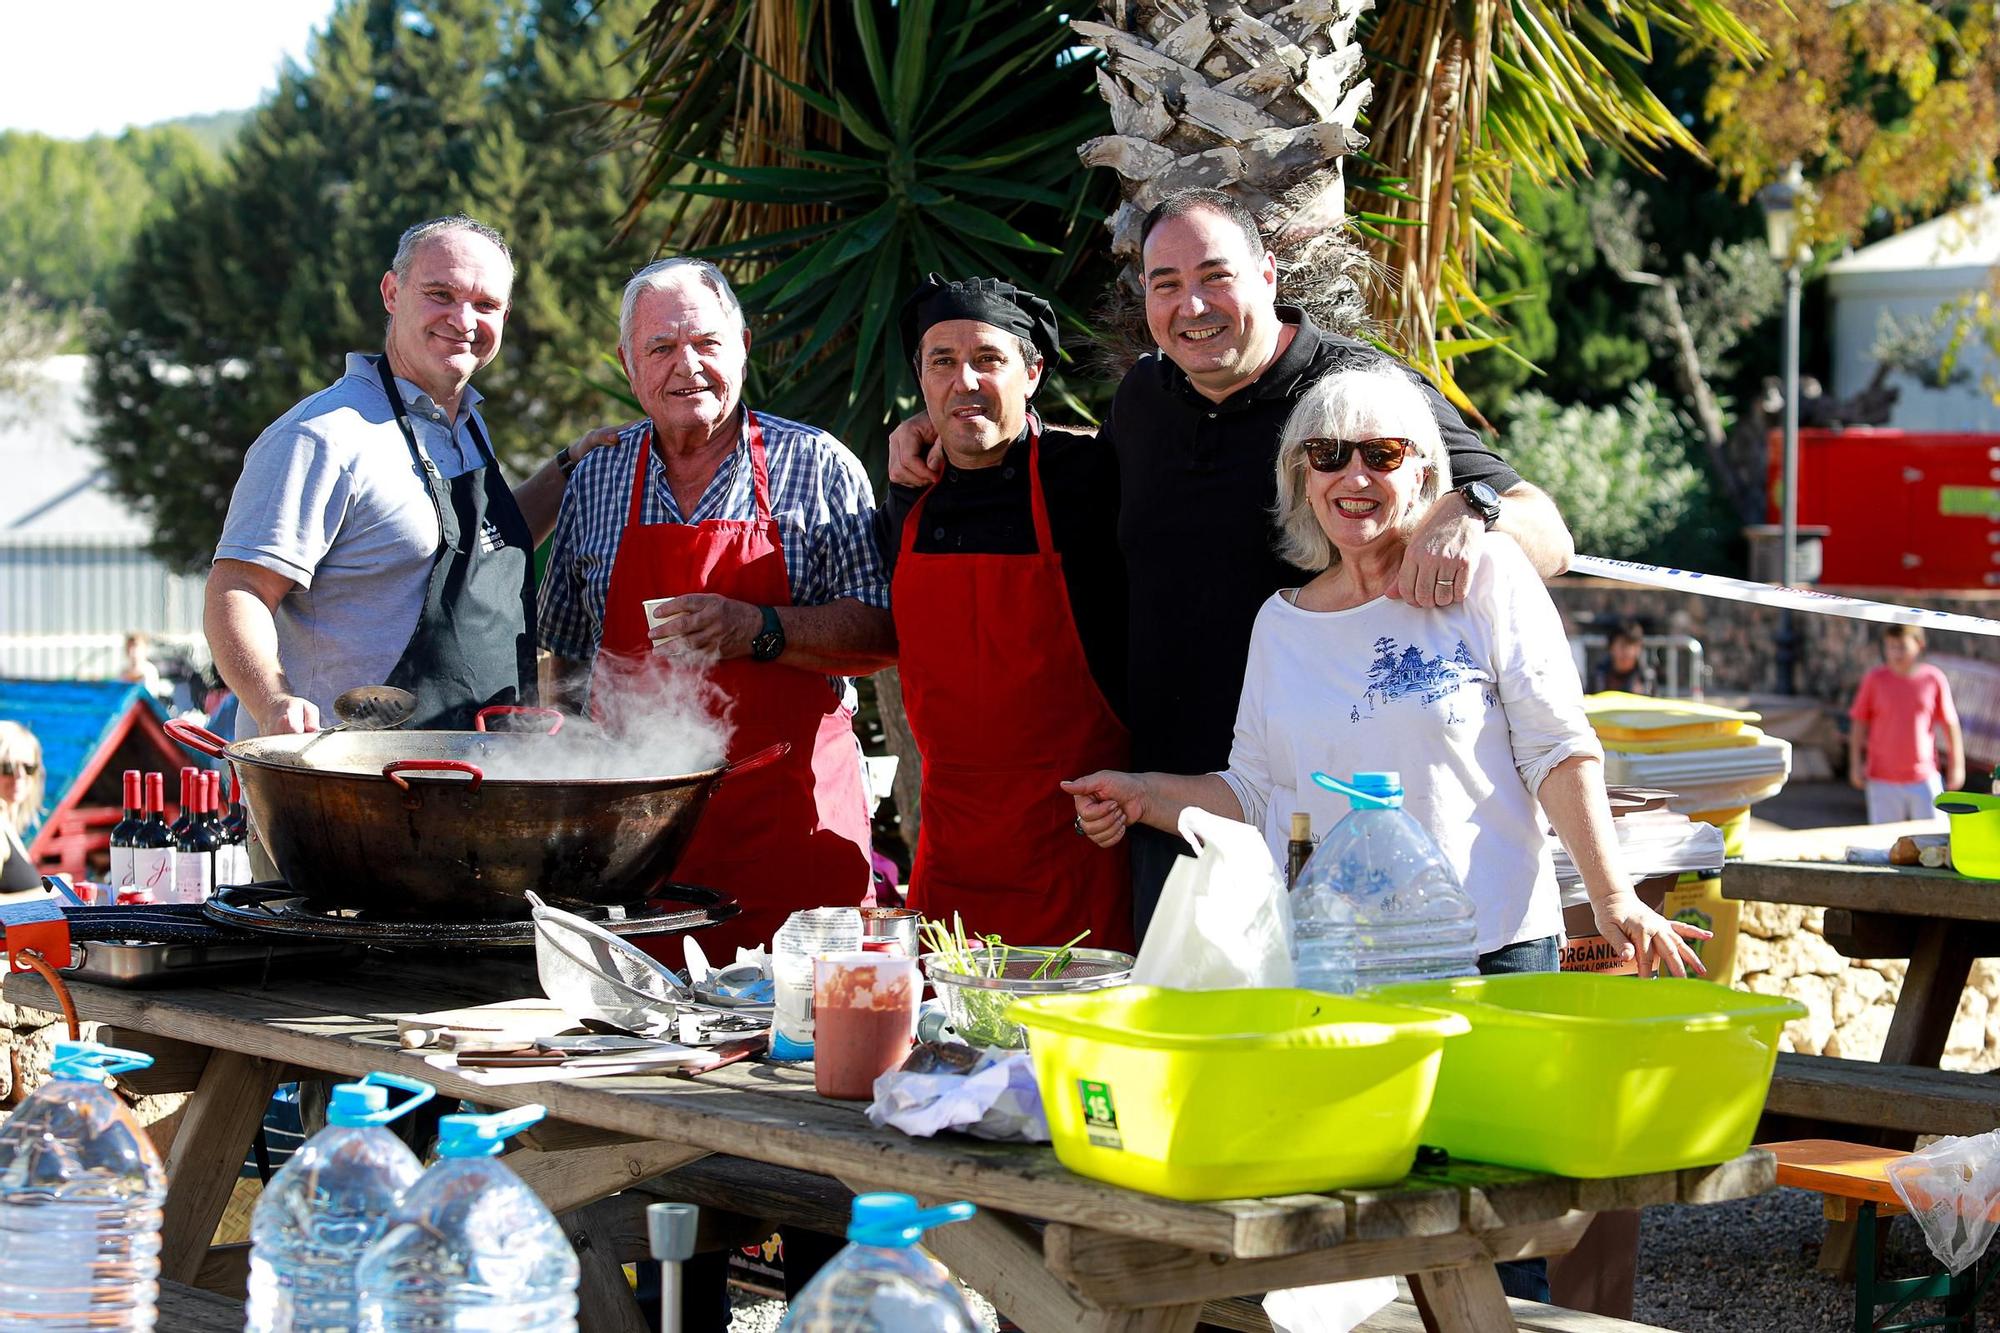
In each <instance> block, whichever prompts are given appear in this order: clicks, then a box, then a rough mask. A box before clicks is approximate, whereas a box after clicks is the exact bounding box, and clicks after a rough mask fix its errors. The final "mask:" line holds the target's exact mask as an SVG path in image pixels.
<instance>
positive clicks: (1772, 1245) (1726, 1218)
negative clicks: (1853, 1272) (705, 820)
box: [729, 1189, 2000, 1333]
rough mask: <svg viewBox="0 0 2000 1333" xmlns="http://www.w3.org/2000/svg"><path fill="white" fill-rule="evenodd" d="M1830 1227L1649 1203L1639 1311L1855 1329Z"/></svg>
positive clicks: (1916, 1265) (1901, 1261)
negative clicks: (1822, 1257) (1827, 1243)
mask: <svg viewBox="0 0 2000 1333" xmlns="http://www.w3.org/2000/svg"><path fill="white" fill-rule="evenodd" d="M1825 1227H1826V1223H1825V1221H1824V1220H1823V1219H1822V1217H1821V1215H1820V1200H1819V1196H1818V1195H1816V1194H1813V1193H1810V1192H1808V1191H1806V1190H1792V1189H1784V1190H1778V1191H1775V1192H1774V1193H1771V1194H1766V1195H1762V1196H1760V1197H1758V1198H1754V1199H1745V1200H1743V1201H1741V1202H1739V1203H1729V1204H1713V1205H1708V1206H1704V1207H1674V1208H1649V1209H1647V1210H1646V1213H1645V1216H1644V1218H1643V1219H1642V1221H1641V1223H1640V1229H1639V1281H1638V1287H1637V1291H1636V1293H1635V1296H1634V1300H1633V1306H1634V1308H1633V1318H1635V1319H1636V1320H1637V1321H1638V1322H1640V1323H1642V1324H1651V1325H1654V1326H1656V1327H1659V1328H1667V1329H1676V1330H1679V1333H1839V1331H1840V1330H1844V1329H1848V1328H1852V1327H1853V1319H1854V1314H1853V1311H1854V1288H1853V1285H1852V1284H1851V1283H1846V1282H1841V1281H1838V1280H1837V1279H1834V1278H1831V1277H1828V1276H1826V1275H1825V1274H1822V1273H1821V1272H1820V1271H1819V1270H1818V1268H1817V1267H1816V1266H1815V1265H1816V1264H1817V1262H1818V1258H1819V1242H1820V1237H1821V1235H1822V1234H1824V1231H1825ZM1886 1249H1887V1254H1886V1257H1885V1259H1884V1261H1883V1270H1884V1275H1885V1276H1888V1277H1913V1276H1917V1275H1918V1274H1920V1273H1928V1272H1933V1271H1936V1268H1937V1264H1936V1261H1935V1260H1933V1259H1932V1257H1931V1254H1930V1251H1929V1250H1928V1249H1926V1248H1925V1246H1924V1239H1923V1235H1922V1233H1920V1232H1919V1231H1918V1230H1917V1228H1916V1224H1915V1223H1913V1222H1911V1221H1910V1220H1909V1219H1908V1218H1899V1219H1897V1220H1896V1221H1895V1222H1894V1224H1893V1225H1892V1226H1891V1227H1890V1228H1889V1236H1888V1242H1887V1246H1886ZM734 1298H735V1306H734V1318H733V1320H732V1321H731V1323H730V1325H729V1333H775V1330H776V1329H777V1327H778V1325H779V1323H780V1322H781V1321H782V1320H783V1319H784V1315H785V1307H784V1303H783V1302H782V1301H773V1300H765V1299H762V1298H759V1297H754V1296H750V1295H748V1294H747V1293H744V1292H740V1291H739V1292H735V1293H734ZM973 1303H974V1305H975V1306H976V1307H977V1308H978V1309H979V1311H980V1313H981V1314H982V1316H984V1317H985V1318H986V1319H988V1320H989V1321H990V1320H991V1318H992V1310H991V1307H989V1306H987V1305H986V1303H985V1302H984V1301H981V1300H979V1299H978V1298H977V1297H975V1298H974V1302H973ZM1930 1308H1931V1310H1933V1311H1934V1310H1935V1308H1936V1307H1935V1306H1932V1307H1930ZM1980 1311H1981V1313H1982V1314H1983V1315H1984V1316H1986V1317H1987V1320H1991V1319H1993V1318H1995V1317H2000V1285H1996V1289H1995V1290H1992V1291H1989V1292H1988V1293H1987V1296H1986V1300H1985V1301H1984V1302H1983V1303H1982V1304H1981V1306H1980ZM1911 1313H1912V1314H1914V1313H1915V1312H1914V1311H1913V1312H1911ZM1982 1322H1986V1320H1982ZM987 1327H988V1328H991V1327H992V1324H991V1323H990V1322H989V1323H988V1324H987Z"/></svg>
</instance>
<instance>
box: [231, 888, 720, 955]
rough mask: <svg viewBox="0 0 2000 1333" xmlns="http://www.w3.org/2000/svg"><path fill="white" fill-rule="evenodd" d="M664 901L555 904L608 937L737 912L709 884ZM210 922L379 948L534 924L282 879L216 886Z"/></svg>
mask: <svg viewBox="0 0 2000 1333" xmlns="http://www.w3.org/2000/svg"><path fill="white" fill-rule="evenodd" d="M654 897H656V898H661V899H668V900H670V901H668V902H665V903H657V902H647V903H641V904H638V905H636V906H630V907H598V906H588V905H573V904H570V903H555V904H551V905H552V906H559V907H561V908H563V909H564V910H565V911H569V912H574V913H575V914H576V915H578V916H580V917H583V918H584V919H585V920H587V921H590V922H593V923H594V924H596V925H599V926H602V927H603V928H604V929H605V930H608V931H610V932H611V933H612V934H614V935H621V936H623V935H667V934H675V933H678V932H681V931H688V930H694V929H696V928H698V927H701V926H706V925H710V924H713V923H715V922H719V921H727V920H728V919H729V918H730V917H733V916H735V915H736V914H737V913H738V912H739V911H741V910H742V909H741V908H739V907H738V906H737V905H736V901H735V899H733V898H731V897H729V896H728V895H727V894H723V893H718V892H717V891H716V890H714V889H702V888H696V887H694V886H692V885H687V884H665V885H662V886H660V887H659V888H658V889H656V890H654ZM202 914H203V915H204V916H206V917H207V918H208V919H209V920H211V921H214V922H217V923H219V924H222V925H227V926H233V927H236V928H237V929H240V930H247V931H253V932H255V933H257V934H260V935H282V936H289V937H292V938H301V939H313V940H324V941H337V942H340V943H345V944H365V945H368V946H370V947H373V948H378V949H407V950H451V951H461V950H487V949H529V948H533V947H534V943H535V925H534V922H533V921H530V920H528V919H527V918H525V917H523V918H519V919H511V920H504V921H496V920H491V919H487V920H469V921H408V920H403V919H401V918H396V917H384V916H381V915H379V914H373V913H367V912H357V911H354V910H353V909H351V908H342V907H336V906H334V905H332V904H330V903H325V902H320V901H317V900H315V899H311V898H308V897H306V896H305V895H304V894H301V893H298V892H296V891H295V890H293V889H292V888H291V887H290V886H288V885H285V884H281V883H265V884H244V885H237V886H232V887H226V888H219V889H217V890H216V891H215V896H214V897H212V898H210V899H209V900H208V901H207V902H206V903H205V904H203V906H202Z"/></svg>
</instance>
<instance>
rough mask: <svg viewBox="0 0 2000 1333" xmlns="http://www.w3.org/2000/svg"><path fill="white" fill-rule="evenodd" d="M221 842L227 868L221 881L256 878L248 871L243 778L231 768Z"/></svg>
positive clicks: (248, 852) (241, 881)
mask: <svg viewBox="0 0 2000 1333" xmlns="http://www.w3.org/2000/svg"><path fill="white" fill-rule="evenodd" d="M218 776H219V775H218ZM222 842H223V846H224V848H225V849H226V850H225V853H224V854H225V857H226V859H227V863H228V867H229V868H228V870H227V871H226V872H224V873H223V877H222V880H221V882H222V883H224V884H248V883H249V882H250V881H251V880H252V879H254V878H256V877H255V876H254V875H253V874H251V872H250V819H249V816H247V815H245V814H244V813H243V779H241V778H239V777H237V776H236V770H235V769H233V768H232V769H230V770H229V813H228V814H227V815H226V816H224V818H223V820H222Z"/></svg>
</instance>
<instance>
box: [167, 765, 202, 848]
mask: <svg viewBox="0 0 2000 1333" xmlns="http://www.w3.org/2000/svg"><path fill="white" fill-rule="evenodd" d="M200 777H201V770H200V769H198V768H193V767H189V768H184V769H182V770H181V808H180V813H179V814H177V815H175V816H174V821H173V823H171V824H169V825H167V833H168V834H169V835H170V836H172V838H173V840H174V843H175V845H179V843H180V840H181V839H182V838H184V837H186V836H187V830H188V817H189V812H190V811H192V810H193V809H194V802H195V796H196V790H197V789H196V787H195V783H196V782H197V781H198V780H199V779H200Z"/></svg>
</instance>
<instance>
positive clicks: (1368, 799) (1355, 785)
mask: <svg viewBox="0 0 2000 1333" xmlns="http://www.w3.org/2000/svg"><path fill="white" fill-rule="evenodd" d="M1312 779H1313V781H1314V782H1315V783H1317V784H1318V785H1320V786H1322V787H1324V788H1326V789H1327V790H1328V791H1335V792H1339V793H1340V794H1341V795H1343V796H1345V797H1346V798H1347V803H1348V805H1349V806H1350V807H1351V808H1353V809H1355V810H1400V809H1402V808H1403V775H1402V774H1401V773H1398V772H1393V771H1392V772H1387V773H1356V774H1355V775H1354V780H1353V781H1351V782H1342V781H1341V780H1340V779H1339V778H1336V777H1334V776H1333V775H1332V774H1329V773H1314V774H1313V775H1312Z"/></svg>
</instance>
